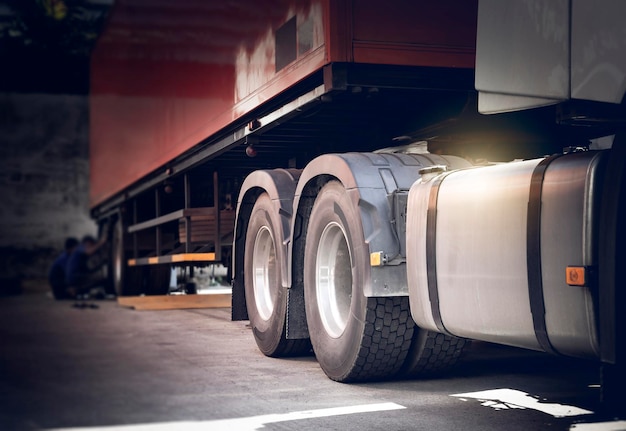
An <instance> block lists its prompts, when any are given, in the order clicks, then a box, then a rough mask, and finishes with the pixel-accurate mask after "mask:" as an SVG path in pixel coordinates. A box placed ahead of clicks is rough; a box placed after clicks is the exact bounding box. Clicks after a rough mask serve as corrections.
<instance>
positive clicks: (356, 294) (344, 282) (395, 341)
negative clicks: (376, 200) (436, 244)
mask: <svg viewBox="0 0 626 431" xmlns="http://www.w3.org/2000/svg"><path fill="white" fill-rule="evenodd" d="M359 217H360V216H359V210H358V208H356V207H355V205H354V204H353V203H352V201H351V200H350V197H349V196H348V193H347V192H346V190H345V188H344V187H343V185H342V184H341V183H339V182H338V181H330V182H328V183H327V184H326V185H324V186H323V187H322V189H321V190H320V192H319V194H318V195H317V198H316V200H315V203H314V204H313V208H312V210H311V214H310V217H309V223H308V227H307V231H306V239H305V246H304V294H305V305H306V314H307V323H308V327H309V333H310V336H311V343H312V345H313V350H314V352H315V356H316V357H317V360H318V362H319V364H320V366H321V368H322V370H324V372H325V373H326V375H327V376H328V377H329V378H331V379H332V380H335V381H339V382H353V381H363V380H374V379H383V378H386V377H390V376H393V375H395V374H396V373H397V372H398V371H399V370H400V368H401V366H402V364H403V363H404V361H405V358H406V356H407V353H408V351H409V347H410V345H411V338H412V336H413V326H414V325H413V321H412V320H411V317H410V310H409V301H408V298H406V297H390V298H368V297H366V296H365V295H364V294H363V285H364V283H366V282H367V275H366V274H368V273H369V252H368V251H369V248H368V246H367V244H366V243H365V238H364V237H363V232H362V229H361V228H360V225H361V223H360V220H359Z"/></svg>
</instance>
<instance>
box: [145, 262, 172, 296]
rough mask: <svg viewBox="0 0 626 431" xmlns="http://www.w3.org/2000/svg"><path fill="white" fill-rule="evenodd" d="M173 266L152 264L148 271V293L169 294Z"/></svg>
mask: <svg viewBox="0 0 626 431" xmlns="http://www.w3.org/2000/svg"><path fill="white" fill-rule="evenodd" d="M171 276H172V273H171V267H170V266H169V265H150V266H149V267H148V271H147V278H148V279H147V284H146V292H145V293H146V294H147V295H167V293H168V292H169V290H170V279H171Z"/></svg>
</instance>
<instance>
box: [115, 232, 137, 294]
mask: <svg viewBox="0 0 626 431" xmlns="http://www.w3.org/2000/svg"><path fill="white" fill-rule="evenodd" d="M111 274H112V277H113V287H114V289H115V294H116V295H117V296H132V295H139V294H140V293H141V283H142V270H141V268H131V267H129V266H128V265H127V264H126V253H125V248H124V227H123V225H122V222H121V221H120V220H118V221H117V222H116V224H115V228H114V230H113V238H112V240H111Z"/></svg>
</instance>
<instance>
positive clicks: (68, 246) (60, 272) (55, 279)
mask: <svg viewBox="0 0 626 431" xmlns="http://www.w3.org/2000/svg"><path fill="white" fill-rule="evenodd" d="M76 247H78V240H77V239H76V238H67V239H66V240H65V248H64V250H63V253H61V254H60V255H59V257H57V258H56V259H55V260H54V262H53V263H52V266H51V267H50V272H49V273H48V282H49V283H50V287H51V288H52V294H53V295H54V299H68V298H71V297H72V295H71V294H70V292H68V290H67V288H68V285H67V277H66V268H67V262H68V261H69V258H70V256H71V255H72V253H73V252H74V251H75V250H76Z"/></svg>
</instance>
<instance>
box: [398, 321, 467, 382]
mask: <svg viewBox="0 0 626 431" xmlns="http://www.w3.org/2000/svg"><path fill="white" fill-rule="evenodd" d="M469 345H470V341H469V340H467V339H465V338H458V337H452V336H449V335H445V334H441V333H439V332H434V331H429V330H426V329H422V328H419V327H418V326H417V325H416V326H415V328H414V330H413V340H412V341H411V349H410V350H409V354H408V355H407V358H406V362H405V363H404V365H403V367H402V371H401V375H402V377H405V378H415V377H421V376H425V375H429V374H432V373H435V372H438V371H442V370H445V369H447V368H450V367H452V366H453V365H455V364H456V363H457V362H458V360H459V358H460V357H461V355H462V354H463V351H464V350H465V349H466V348H467V347H468V346H469Z"/></svg>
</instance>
